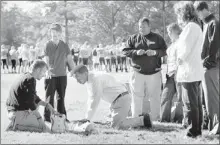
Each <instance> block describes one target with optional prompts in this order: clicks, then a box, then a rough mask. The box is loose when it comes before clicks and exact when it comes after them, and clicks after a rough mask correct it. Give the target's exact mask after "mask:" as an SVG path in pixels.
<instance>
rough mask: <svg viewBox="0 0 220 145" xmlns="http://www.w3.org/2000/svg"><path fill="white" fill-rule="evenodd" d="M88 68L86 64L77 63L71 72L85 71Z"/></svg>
mask: <svg viewBox="0 0 220 145" xmlns="http://www.w3.org/2000/svg"><path fill="white" fill-rule="evenodd" d="M88 71H89V70H88V68H87V66H85V65H83V64H80V65H77V66H76V67H75V68H74V70H73V73H74V74H76V73H85V72H88Z"/></svg>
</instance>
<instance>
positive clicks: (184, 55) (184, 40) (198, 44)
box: [174, 1, 204, 137]
mask: <svg viewBox="0 0 220 145" xmlns="http://www.w3.org/2000/svg"><path fill="white" fill-rule="evenodd" d="M174 9H175V13H176V15H177V20H178V24H179V26H181V27H182V28H183V29H182V32H181V34H180V36H179V39H178V42H177V46H179V48H178V49H177V66H178V68H177V74H176V80H177V82H179V83H181V86H182V100H183V104H184V107H183V111H184V117H185V118H189V119H188V121H191V126H190V127H189V129H188V130H187V133H186V136H187V137H197V136H199V135H202V129H201V128H202V101H201V86H200V85H201V81H202V79H203V75H204V69H203V66H202V63H201V62H202V59H201V57H200V55H201V53H202V43H203V36H202V29H201V27H200V26H199V24H198V17H197V15H196V11H195V9H194V6H193V3H192V2H189V1H181V2H178V3H176V4H175V6H174Z"/></svg>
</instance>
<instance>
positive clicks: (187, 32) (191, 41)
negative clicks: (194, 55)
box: [177, 23, 202, 62]
mask: <svg viewBox="0 0 220 145" xmlns="http://www.w3.org/2000/svg"><path fill="white" fill-rule="evenodd" d="M196 25H197V24H193V23H191V24H188V25H187V26H186V27H185V28H184V29H183V31H182V33H181V34H180V37H179V40H178V44H177V45H178V46H179V47H180V49H179V50H178V51H177V52H179V53H178V54H177V60H178V62H182V61H185V60H186V59H187V57H188V56H189V54H190V52H191V50H192V49H193V47H194V45H195V42H196V39H197V38H198V35H200V33H199V31H201V32H202V30H201V28H200V27H199V26H198V27H196Z"/></svg>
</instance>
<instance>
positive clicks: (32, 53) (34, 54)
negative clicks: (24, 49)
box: [29, 49, 37, 61]
mask: <svg viewBox="0 0 220 145" xmlns="http://www.w3.org/2000/svg"><path fill="white" fill-rule="evenodd" d="M29 56H30V61H34V60H35V59H36V58H37V52H36V50H35V49H30V51H29Z"/></svg>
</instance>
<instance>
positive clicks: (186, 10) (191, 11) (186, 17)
mask: <svg viewBox="0 0 220 145" xmlns="http://www.w3.org/2000/svg"><path fill="white" fill-rule="evenodd" d="M174 10H175V13H176V14H177V15H180V16H182V20H183V21H184V22H189V21H194V22H197V21H198V16H197V14H196V11H195V8H194V6H193V3H192V2H191V1H180V2H178V3H176V4H175V5H174Z"/></svg>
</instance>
